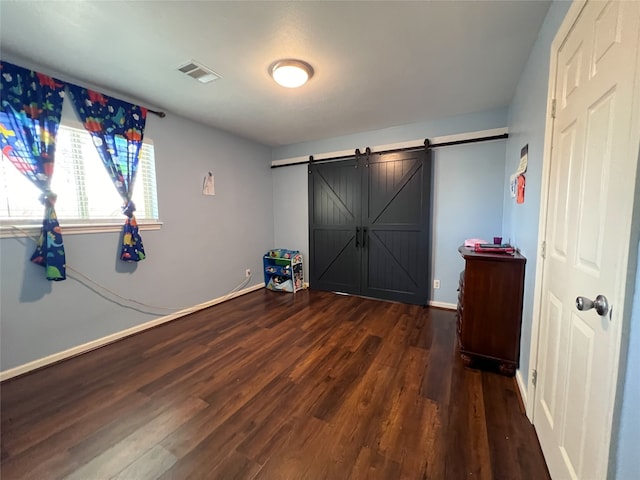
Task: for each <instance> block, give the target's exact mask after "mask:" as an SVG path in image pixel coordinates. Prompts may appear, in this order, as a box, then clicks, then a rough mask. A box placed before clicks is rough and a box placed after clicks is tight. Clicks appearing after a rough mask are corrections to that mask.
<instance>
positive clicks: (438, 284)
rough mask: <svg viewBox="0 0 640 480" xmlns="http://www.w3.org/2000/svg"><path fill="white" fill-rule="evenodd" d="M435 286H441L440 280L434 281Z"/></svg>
mask: <svg viewBox="0 0 640 480" xmlns="http://www.w3.org/2000/svg"><path fill="white" fill-rule="evenodd" d="M433 288H440V280H434V281H433Z"/></svg>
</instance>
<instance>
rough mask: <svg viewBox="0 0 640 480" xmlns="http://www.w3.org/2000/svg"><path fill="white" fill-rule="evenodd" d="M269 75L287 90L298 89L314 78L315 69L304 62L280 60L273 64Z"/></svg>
mask: <svg viewBox="0 0 640 480" xmlns="http://www.w3.org/2000/svg"><path fill="white" fill-rule="evenodd" d="M269 73H270V74H271V76H272V77H273V79H274V80H275V81H276V83H277V84H279V85H282V86H283V87H287V88H298V87H301V86H302V85H304V84H305V83H307V80H309V79H310V78H311V77H313V67H312V66H311V65H309V64H308V63H307V62H303V61H302V60H294V59H291V58H289V59H286V60H278V61H277V62H274V63H273V64H271V67H269Z"/></svg>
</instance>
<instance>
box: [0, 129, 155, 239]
mask: <svg viewBox="0 0 640 480" xmlns="http://www.w3.org/2000/svg"><path fill="white" fill-rule="evenodd" d="M1 172H2V180H1V182H0V202H1V204H0V221H1V222H2V224H4V225H29V224H37V225H40V224H41V223H42V215H43V212H44V207H43V206H42V204H41V203H40V201H39V197H40V191H39V190H38V188H36V187H35V185H33V184H32V183H31V181H30V180H29V179H27V178H26V177H25V176H24V175H22V173H20V172H19V171H18V169H17V168H15V167H14V165H13V164H12V163H11V162H10V161H9V160H8V159H7V158H5V157H4V155H3V156H2V164H1ZM51 190H52V191H53V192H55V193H56V194H57V195H58V199H57V201H56V213H57V214H58V219H59V221H60V224H61V225H62V227H63V228H64V229H65V230H64V231H65V233H73V232H68V231H67V228H68V227H67V228H65V226H68V225H72V224H73V225H77V224H80V225H93V226H96V225H104V224H107V225H108V224H115V225H117V226H118V228H120V227H121V226H122V224H123V222H124V219H125V217H124V215H123V214H122V212H121V210H120V209H121V207H122V199H121V198H120V195H119V194H118V192H117V191H116V189H115V187H114V186H113V183H112V182H111V180H110V179H109V176H108V175H107V173H106V171H105V168H104V166H103V165H102V160H100V157H99V156H98V152H97V151H96V149H95V147H94V145H93V142H92V141H91V136H90V135H89V133H88V132H87V131H86V130H84V129H82V128H73V127H70V126H67V125H60V127H59V130H58V137H57V139H56V163H55V169H54V174H53V179H52V182H51ZM133 202H134V203H135V205H136V212H135V215H136V219H137V220H138V223H139V224H140V225H141V227H142V226H144V224H148V223H151V224H156V225H158V201H157V193H156V172H155V160H154V151H153V145H152V144H150V143H144V144H143V146H142V149H141V151H140V163H139V165H138V173H137V175H136V181H135V186H134V189H133ZM107 230H109V229H107Z"/></svg>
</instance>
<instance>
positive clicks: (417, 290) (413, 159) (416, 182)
mask: <svg viewBox="0 0 640 480" xmlns="http://www.w3.org/2000/svg"><path fill="white" fill-rule="evenodd" d="M427 155H428V152H425V151H424V150H418V151H410V152H397V153H380V154H370V155H369V156H368V158H367V159H366V163H365V166H364V168H363V169H362V171H363V178H364V182H363V192H362V225H363V229H364V231H365V235H364V239H365V240H364V241H365V245H364V248H363V249H362V253H363V255H364V257H365V258H364V259H363V261H362V277H361V278H362V289H361V293H362V295H365V296H367V297H375V298H384V299H387V300H395V301H398V302H405V303H413V304H421V305H425V304H426V303H427V300H428V298H427V294H428V292H429V285H428V281H429V280H428V279H429V265H428V259H429V253H430V248H429V238H430V235H429V233H430V232H429V225H430V199H431V194H430V191H431V168H430V162H428V161H427V158H426V156H427Z"/></svg>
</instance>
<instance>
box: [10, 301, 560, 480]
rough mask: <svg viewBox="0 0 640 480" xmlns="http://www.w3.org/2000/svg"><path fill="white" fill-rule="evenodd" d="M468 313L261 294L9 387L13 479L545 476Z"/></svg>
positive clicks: (506, 383) (510, 392)
mask: <svg viewBox="0 0 640 480" xmlns="http://www.w3.org/2000/svg"><path fill="white" fill-rule="evenodd" d="M516 388H517V387H516V385H515V382H514V380H513V378H509V377H503V376H500V375H498V374H496V373H490V372H482V371H479V370H472V369H469V368H466V367H464V366H463V365H462V363H461V361H460V359H459V356H458V354H457V352H456V339H455V318H454V313H453V312H448V311H444V310H436V309H427V308H421V307H418V306H412V305H402V304H396V303H386V302H379V301H375V300H368V299H362V298H357V297H347V296H340V295H335V294H331V293H327V292H317V291H303V292H299V293H297V294H296V295H295V296H294V295H292V294H284V293H276V292H270V291H266V290H260V291H256V292H253V293H250V294H248V295H245V296H242V297H239V298H236V299H233V300H231V301H228V302H225V303H223V304H220V305H217V306H214V307H211V308H209V309H207V310H204V311H201V312H198V313H196V314H193V315H191V316H189V317H184V318H182V319H179V320H176V321H173V322H170V323H168V324H165V325H162V326H160V327H157V328H154V329H152V330H148V331H146V332H143V333H140V334H138V335H134V336H131V337H128V338H126V339H124V340H121V341H119V342H116V343H114V344H111V345H109V346H106V347H103V348H100V349H98V350H95V351H93V352H90V353H87V354H84V355H81V356H79V357H76V358H73V359H70V360H67V361H65V362H62V363H59V364H57V365H54V366H52V367H49V368H45V369H42V370H39V371H37V372H34V373H31V374H28V375H25V376H23V377H20V378H15V379H12V380H9V381H7V382H4V383H3V384H2V385H1V386H0V392H1V402H2V403H1V409H2V410H1V413H2V419H1V421H2V423H1V434H2V442H1V446H2V449H1V452H2V455H1V469H0V476H1V478H2V479H3V480H10V479H56V478H73V479H82V480H87V479H109V478H117V479H135V480H138V479H147V478H160V479H186V478H202V479H224V480H227V479H278V480H280V479H310V480H312V479H331V480H334V479H347V478H349V479H400V478H406V479H423V478H428V479H463V478H464V479H519V478H521V479H536V480H539V479H545V478H549V474H548V472H547V469H546V466H545V463H544V460H543V457H542V453H541V451H540V447H539V445H538V442H537V439H536V435H535V432H534V429H533V427H532V426H531V424H530V423H529V422H528V421H527V419H526V417H525V416H524V414H523V412H522V409H521V406H520V402H519V397H518V394H517V391H516Z"/></svg>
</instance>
